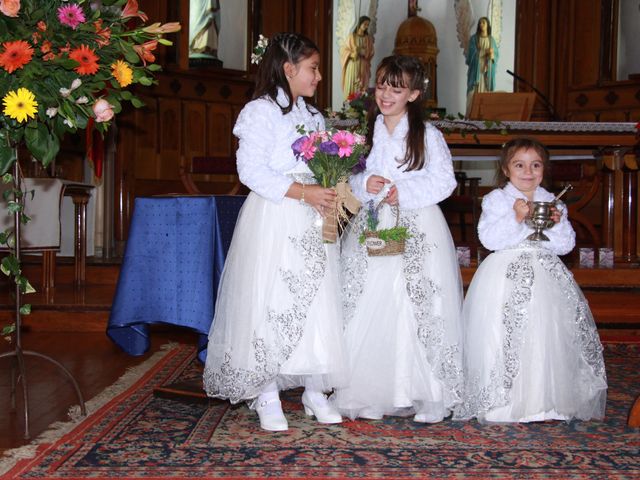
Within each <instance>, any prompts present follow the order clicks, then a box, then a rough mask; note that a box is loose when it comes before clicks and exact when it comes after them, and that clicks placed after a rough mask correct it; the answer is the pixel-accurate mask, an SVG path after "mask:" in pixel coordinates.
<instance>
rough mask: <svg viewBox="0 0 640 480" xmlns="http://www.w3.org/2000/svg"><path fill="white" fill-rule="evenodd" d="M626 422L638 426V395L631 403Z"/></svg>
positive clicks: (639, 403) (639, 413)
mask: <svg viewBox="0 0 640 480" xmlns="http://www.w3.org/2000/svg"><path fill="white" fill-rule="evenodd" d="M627 424H628V425H629V426H630V427H640V396H638V398H636V402H635V403H634V404H633V407H631V412H629V420H628V421H627Z"/></svg>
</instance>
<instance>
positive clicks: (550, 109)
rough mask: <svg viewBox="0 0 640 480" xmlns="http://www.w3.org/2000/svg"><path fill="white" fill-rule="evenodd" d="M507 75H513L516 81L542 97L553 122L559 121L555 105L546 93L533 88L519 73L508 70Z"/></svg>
mask: <svg viewBox="0 0 640 480" xmlns="http://www.w3.org/2000/svg"><path fill="white" fill-rule="evenodd" d="M507 73H508V74H509V75H511V76H512V77H513V78H515V79H516V80H518V81H520V82H522V83H524V84H525V85H526V86H527V87H529V88H531V89H532V90H533V91H534V92H536V93H537V94H538V96H539V97H540V100H542V103H543V104H544V106H545V107H547V110H549V113H550V114H551V120H552V121H554V122H555V121H557V120H558V116H557V115H556V110H555V108H553V105H552V104H551V102H550V101H549V99H548V98H547V97H546V95H545V94H544V93H542V92H541V91H540V90H538V89H537V88H536V87H535V86H533V85H532V84H531V83H529V82H528V81H526V80H525V79H524V78H522V77H521V76H520V75H518V74H517V73H514V72H512V71H511V70H507Z"/></svg>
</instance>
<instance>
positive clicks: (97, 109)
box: [93, 98, 114, 123]
mask: <svg viewBox="0 0 640 480" xmlns="http://www.w3.org/2000/svg"><path fill="white" fill-rule="evenodd" d="M93 114H94V115H95V116H96V122H98V123H100V122H108V121H109V120H111V119H112V118H113V115H114V113H113V105H111V104H110V103H109V102H107V101H106V100H105V99H104V98H101V99H99V100H98V101H97V102H96V103H94V104H93Z"/></svg>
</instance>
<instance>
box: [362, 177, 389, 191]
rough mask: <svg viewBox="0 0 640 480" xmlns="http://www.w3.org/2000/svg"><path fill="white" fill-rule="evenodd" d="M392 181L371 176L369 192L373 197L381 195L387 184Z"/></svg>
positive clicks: (368, 182) (368, 179)
mask: <svg viewBox="0 0 640 480" xmlns="http://www.w3.org/2000/svg"><path fill="white" fill-rule="evenodd" d="M390 181H391V180H389V179H387V178H384V177H381V176H380V175H371V176H370V177H369V178H367V192H368V193H371V194H373V195H377V194H378V193H380V190H382V189H383V188H384V186H385V184H387V183H389V182H390Z"/></svg>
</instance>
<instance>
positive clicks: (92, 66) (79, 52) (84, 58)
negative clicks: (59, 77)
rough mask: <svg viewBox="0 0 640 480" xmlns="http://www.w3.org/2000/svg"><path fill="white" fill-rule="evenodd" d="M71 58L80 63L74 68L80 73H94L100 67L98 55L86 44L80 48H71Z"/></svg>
mask: <svg viewBox="0 0 640 480" xmlns="http://www.w3.org/2000/svg"><path fill="white" fill-rule="evenodd" d="M69 58H70V59H71V60H75V61H76V62H78V63H79V64H80V65H78V66H77V67H76V68H74V70H75V71H76V72H77V73H78V74H80V75H94V74H95V73H96V72H97V71H98V68H100V67H99V65H98V56H97V55H96V54H95V52H94V51H93V50H92V49H91V48H89V47H87V46H86V45H80V47H79V48H74V49H73V50H71V51H70V52H69Z"/></svg>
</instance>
